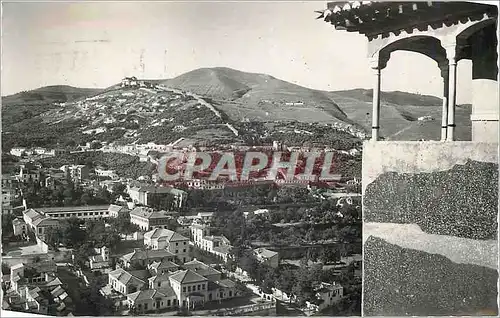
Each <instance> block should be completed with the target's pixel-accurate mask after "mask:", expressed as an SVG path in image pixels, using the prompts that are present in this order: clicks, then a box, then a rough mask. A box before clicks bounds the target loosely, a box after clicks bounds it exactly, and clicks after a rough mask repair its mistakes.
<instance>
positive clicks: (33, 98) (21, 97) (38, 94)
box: [2, 85, 102, 106]
mask: <svg viewBox="0 0 500 318" xmlns="http://www.w3.org/2000/svg"><path fill="white" fill-rule="evenodd" d="M101 91H102V89H99V88H78V87H73V86H67V85H52V86H45V87H40V88H37V89H34V90H30V91H24V92H19V93H16V94H13V95H9V96H2V105H3V106H6V105H15V104H21V105H22V104H28V103H29V104H38V103H54V102H67V101H73V100H75V99H78V98H81V97H86V96H90V95H93V94H98V93H99V92H101Z"/></svg>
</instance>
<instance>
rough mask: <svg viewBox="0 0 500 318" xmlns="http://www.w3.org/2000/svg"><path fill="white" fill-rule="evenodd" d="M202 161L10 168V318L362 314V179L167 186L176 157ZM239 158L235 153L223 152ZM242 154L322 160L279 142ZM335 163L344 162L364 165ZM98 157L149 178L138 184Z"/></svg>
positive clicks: (148, 155) (75, 153)
mask: <svg viewBox="0 0 500 318" xmlns="http://www.w3.org/2000/svg"><path fill="white" fill-rule="evenodd" d="M193 149H196V147H195V146H193V145H190V146H188V147H182V148H181V147H176V146H175V144H174V145H159V144H156V143H146V144H131V145H124V146H112V145H101V147H92V146H91V145H85V146H83V147H80V148H79V149H77V150H75V149H65V148H57V149H47V148H42V147H38V148H26V147H14V148H12V149H11V150H10V153H9V154H4V159H5V160H3V171H4V174H3V175H2V244H3V252H2V272H3V280H2V290H3V293H4V297H3V308H4V309H8V310H14V311H24V312H31V313H39V314H48V315H57V316H64V315H89V314H91V315H137V314H151V313H156V314H165V315H178V314H181V315H187V314H195V315H246V314H257V315H277V314H280V315H297V314H298V315H321V314H336V315H342V314H346V313H350V312H351V313H354V312H356V311H357V310H359V308H360V300H361V232H360V231H361V195H360V182H359V178H358V177H348V176H344V175H342V174H336V175H334V179H332V180H329V181H328V182H324V183H323V184H320V183H318V182H314V181H311V180H285V179H280V178H278V179H275V180H272V179H269V180H263V179H262V178H254V179H252V178H251V179H250V181H251V182H246V183H231V182H227V181H225V180H222V181H221V180H209V179H207V178H203V177H199V179H191V180H183V181H182V182H176V183H173V184H168V183H165V182H163V180H161V179H160V178H158V171H157V170H158V162H159V161H158V159H159V158H160V157H161V155H162V154H163V153H167V152H169V151H172V150H176V151H181V152H182V151H184V152H189V151H193ZM202 150H206V148H205V149H202ZM211 150H214V149H211ZM227 150H233V151H234V150H235V147H234V146H233V147H226V146H221V147H220V149H216V150H215V152H218V151H219V152H223V151H227ZM237 150H238V151H242V152H245V151H252V150H254V151H255V150H259V151H266V150H267V151H299V152H301V153H305V152H309V151H311V150H315V149H309V148H307V147H297V146H286V145H284V144H283V143H281V142H278V141H275V142H273V143H272V144H271V145H269V146H261V147H260V148H259V147H255V146H238V148H237ZM327 150H328V152H331V153H334V154H336V155H338V156H340V157H341V159H342V160H343V161H346V160H352V161H356V160H359V157H360V152H359V151H358V150H356V149H352V150H350V151H345V150H335V149H327ZM87 156H90V157H87ZM93 156H94V157H93ZM95 156H104V157H106V156H118V157H112V158H111V159H110V158H108V162H113V163H114V164H116V161H120V160H122V156H124V157H127V158H129V157H130V158H134V161H133V162H134V164H137V165H147V166H148V167H149V168H148V169H144V170H143V171H144V174H141V175H137V174H136V175H135V176H133V177H131V176H130V175H125V174H124V173H123V171H122V170H120V169H117V168H113V163H111V164H109V165H105V164H102V163H101V162H100V161H99V160H96V159H92V158H96V157H95ZM346 158H347V159H346ZM101 159H102V158H101ZM101 159H100V160H101ZM93 160H96V161H93Z"/></svg>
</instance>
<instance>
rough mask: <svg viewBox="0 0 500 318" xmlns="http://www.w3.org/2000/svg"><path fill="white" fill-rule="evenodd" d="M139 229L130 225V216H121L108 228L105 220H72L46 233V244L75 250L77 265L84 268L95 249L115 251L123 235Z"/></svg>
mask: <svg viewBox="0 0 500 318" xmlns="http://www.w3.org/2000/svg"><path fill="white" fill-rule="evenodd" d="M137 230H138V227H137V226H136V225H134V224H131V223H130V219H129V216H128V215H126V214H120V215H119V216H118V217H117V218H116V219H112V220H110V223H109V225H108V226H107V225H106V223H105V222H104V220H103V219H89V220H85V221H83V220H81V219H78V218H74V217H73V218H70V219H65V220H61V222H60V226H59V227H58V228H50V229H48V231H47V232H46V235H45V242H46V243H47V244H48V245H49V246H51V247H52V248H55V249H57V248H58V247H59V246H60V245H63V246H65V247H67V248H73V249H74V250H73V255H74V257H75V258H74V262H75V265H76V266H78V267H80V268H84V267H85V263H86V262H87V258H88V256H89V255H92V254H93V252H92V249H93V248H100V247H103V246H106V247H108V248H110V249H115V248H116V246H117V245H118V244H119V243H120V241H121V234H130V233H133V232H135V231H137Z"/></svg>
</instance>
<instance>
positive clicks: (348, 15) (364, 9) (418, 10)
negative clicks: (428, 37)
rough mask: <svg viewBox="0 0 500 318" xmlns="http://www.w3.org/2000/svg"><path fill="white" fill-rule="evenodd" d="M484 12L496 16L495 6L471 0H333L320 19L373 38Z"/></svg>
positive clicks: (436, 25) (476, 17) (477, 16)
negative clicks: (448, 0)
mask: <svg viewBox="0 0 500 318" xmlns="http://www.w3.org/2000/svg"><path fill="white" fill-rule="evenodd" d="M318 13H320V11H318ZM484 14H488V15H491V16H497V10H496V6H495V5H487V4H484V3H474V2H472V1H471V2H456V1H450V2H444V1H426V2H420V1H412V2H410V1H407V2H403V1H334V2H329V3H328V4H327V10H325V11H323V12H322V13H321V15H320V16H319V17H318V19H320V18H323V19H324V20H325V21H326V22H329V23H331V24H332V25H334V26H335V28H336V29H338V30H346V31H348V32H359V33H361V34H364V35H366V36H367V37H368V38H369V39H372V38H376V37H377V36H378V35H380V34H382V35H384V34H388V33H390V32H399V31H400V30H403V29H406V28H409V27H412V28H417V29H425V30H427V27H428V26H431V27H432V28H433V29H436V28H439V27H442V26H443V24H444V23H451V24H454V23H455V22H458V21H460V20H463V19H469V18H471V19H481V18H482V17H483V15H484ZM416 17H418V18H416Z"/></svg>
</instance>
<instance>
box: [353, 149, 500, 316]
mask: <svg viewBox="0 0 500 318" xmlns="http://www.w3.org/2000/svg"><path fill="white" fill-rule="evenodd" d="M497 212H498V144H488V143H474V142H366V143H365V145H364V151H363V223H364V225H363V241H364V277H363V284H364V296H363V297H364V298H363V300H364V303H363V313H364V314H365V315H367V316H375V315H391V316H399V315H478V314H480V315H496V314H497V313H498V309H497V301H496V299H497V278H498V271H497V266H498V241H497V236H498V233H497Z"/></svg>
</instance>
